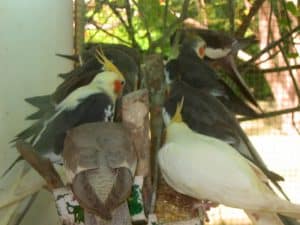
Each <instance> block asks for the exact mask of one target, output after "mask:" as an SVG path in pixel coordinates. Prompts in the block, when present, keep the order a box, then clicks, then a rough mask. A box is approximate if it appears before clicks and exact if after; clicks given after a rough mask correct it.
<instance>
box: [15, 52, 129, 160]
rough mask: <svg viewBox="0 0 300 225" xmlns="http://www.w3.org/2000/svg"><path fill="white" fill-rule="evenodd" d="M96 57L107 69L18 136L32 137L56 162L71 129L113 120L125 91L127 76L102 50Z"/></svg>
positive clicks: (41, 150) (25, 138)
mask: <svg viewBox="0 0 300 225" xmlns="http://www.w3.org/2000/svg"><path fill="white" fill-rule="evenodd" d="M97 57H98V60H99V61H100V62H101V63H102V64H103V65H104V71H103V72H99V73H98V74H97V75H96V76H95V77H94V78H93V80H92V81H91V82H90V83H89V84H87V85H84V86H82V87H79V88H77V89H75V90H74V91H72V92H71V93H70V94H69V95H68V96H66V97H65V98H64V99H63V100H62V101H61V102H59V103H58V104H57V105H55V107H53V108H52V109H49V111H48V112H46V114H45V115H44V116H43V117H42V118H41V119H40V120H38V121H37V122H35V123H34V124H33V125H32V126H31V127H29V128H27V129H26V130H24V131H22V132H21V133H19V134H18V135H17V136H16V139H23V140H30V142H31V144H32V145H33V147H34V148H35V149H36V150H37V151H38V152H39V153H40V154H41V155H43V156H46V157H49V158H50V160H51V161H53V162H55V161H60V156H59V154H60V153H61V151H62V149H63V141H64V138H65V134H66V132H67V131H68V130H69V129H71V128H72V127H75V126H78V125H80V124H83V123H88V122H95V121H112V120H113V118H114V108H115V102H116V100H117V98H118V97H119V96H120V95H121V93H122V90H123V87H124V85H125V78H124V76H123V75H122V73H121V72H120V71H119V70H118V68H117V67H116V66H115V65H114V64H112V63H111V62H110V61H109V60H108V59H107V58H106V57H105V56H104V54H103V53H102V52H98V56H97ZM53 153H55V154H53Z"/></svg>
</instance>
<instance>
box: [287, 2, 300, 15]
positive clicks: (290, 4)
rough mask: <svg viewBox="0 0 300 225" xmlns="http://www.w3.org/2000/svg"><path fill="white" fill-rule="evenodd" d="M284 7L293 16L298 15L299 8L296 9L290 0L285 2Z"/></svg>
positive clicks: (299, 13)
mask: <svg viewBox="0 0 300 225" xmlns="http://www.w3.org/2000/svg"><path fill="white" fill-rule="evenodd" d="M286 8H287V10H288V11H290V13H292V14H293V15H294V16H300V12H299V9H297V7H296V5H295V4H294V3H293V2H292V1H290V2H287V3H286Z"/></svg>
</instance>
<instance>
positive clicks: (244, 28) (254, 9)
mask: <svg viewBox="0 0 300 225" xmlns="http://www.w3.org/2000/svg"><path fill="white" fill-rule="evenodd" d="M264 1H265V0H256V1H255V2H254V3H253V5H252V7H251V9H250V11H249V13H248V15H247V16H246V17H245V18H244V19H243V22H242V24H241V25H240V27H239V28H238V29H237V31H236V32H235V35H236V37H243V36H244V34H245V33H246V31H247V29H248V27H249V25H250V22H251V20H252V18H253V17H254V15H255V14H256V13H257V11H258V10H259V9H260V7H261V5H262V4H263V3H264Z"/></svg>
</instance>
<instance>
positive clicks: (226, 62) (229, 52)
mask: <svg viewBox="0 0 300 225" xmlns="http://www.w3.org/2000/svg"><path fill="white" fill-rule="evenodd" d="M178 32H180V33H179V34H180V37H179V39H180V40H179V41H180V42H184V41H186V40H190V41H191V42H193V41H194V40H193V39H196V40H197V39H198V45H194V49H195V51H196V52H198V54H197V55H198V57H200V58H201V59H204V60H205V61H206V62H208V63H209V64H210V65H211V66H212V67H216V66H220V67H221V68H222V69H223V70H225V71H226V74H227V75H228V76H229V77H230V78H231V80H232V81H233V82H234V83H235V84H236V85H237V87H238V88H239V90H240V91H241V93H242V94H243V95H244V96H245V97H246V98H247V99H248V100H249V101H250V102H251V103H252V104H254V105H255V106H256V107H258V108H259V105H258V103H257V102H256V99H255V97H254V96H253V94H252V93H251V91H250V89H249V87H248V85H247V84H246V83H245V81H244V79H243V77H242V76H241V74H240V72H239V71H238V68H237V66H236V63H235V60H234V58H235V57H236V55H237V53H238V51H239V50H241V49H244V48H247V47H248V46H250V45H251V44H254V43H256V42H257V40H256V39H255V37H254V36H250V37H247V38H239V39H237V38H234V37H232V36H230V35H229V34H226V33H225V32H221V31H216V30H209V29H200V28H187V29H181V30H178V31H177V32H175V33H174V35H173V36H172V38H171V44H172V43H173V42H174V39H175V37H176V35H177V33H178ZM191 44H192V43H191ZM259 109H260V108H259Z"/></svg>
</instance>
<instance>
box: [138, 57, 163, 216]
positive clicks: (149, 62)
mask: <svg viewBox="0 0 300 225" xmlns="http://www.w3.org/2000/svg"><path fill="white" fill-rule="evenodd" d="M142 72H143V76H144V77H143V85H144V86H145V87H147V88H148V90H149V99H150V114H151V121H150V123H151V125H150V127H151V153H152V154H151V162H152V163H151V164H152V173H153V175H152V177H153V185H152V187H153V191H152V195H151V202H150V203H147V205H148V206H149V212H150V213H154V210H155V206H156V195H157V187H158V179H159V171H158V163H157V160H156V159H157V152H158V149H159V148H160V146H161V137H162V130H163V120H162V106H163V104H164V100H165V92H166V91H165V89H166V87H165V76H164V64H163V58H162V56H161V55H158V54H152V55H148V56H146V57H145V58H144V65H143V67H142Z"/></svg>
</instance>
